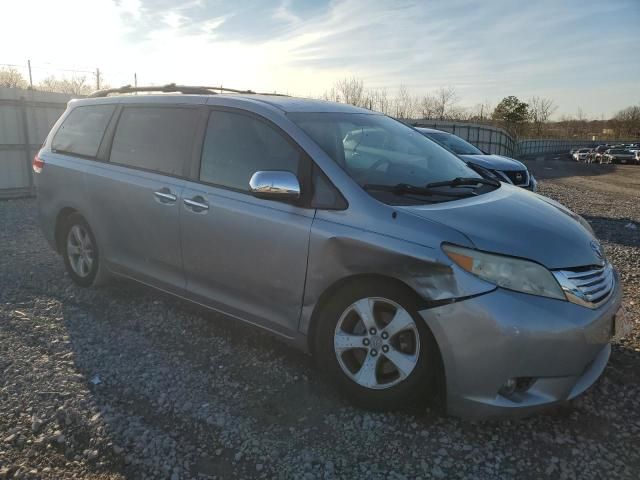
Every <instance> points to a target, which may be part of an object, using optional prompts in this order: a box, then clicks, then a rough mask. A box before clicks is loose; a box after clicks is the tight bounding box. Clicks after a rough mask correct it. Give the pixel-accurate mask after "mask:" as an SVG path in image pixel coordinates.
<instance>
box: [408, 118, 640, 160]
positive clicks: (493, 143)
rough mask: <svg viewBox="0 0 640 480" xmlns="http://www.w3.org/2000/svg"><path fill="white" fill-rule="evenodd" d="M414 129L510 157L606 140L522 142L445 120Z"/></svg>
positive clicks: (484, 127)
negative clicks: (440, 133)
mask: <svg viewBox="0 0 640 480" xmlns="http://www.w3.org/2000/svg"><path fill="white" fill-rule="evenodd" d="M411 123H412V125H414V126H416V127H427V128H435V129H437V130H444V131H446V132H451V133H453V134H455V135H457V136H459V137H462V138H464V139H465V140H467V141H468V142H470V143H472V144H474V145H475V146H477V147H478V148H480V149H481V150H484V151H485V152H487V153H495V154H498V155H505V156H510V157H524V156H531V155H544V154H546V153H567V154H568V153H569V150H570V149H572V148H575V147H596V146H598V145H601V144H602V143H605V140H580V139H544V138H535V139H522V140H519V141H516V140H515V139H514V138H513V137H512V136H511V135H509V133H507V132H506V131H505V130H503V129H501V128H498V127H493V126H491V125H478V124H475V123H464V122H451V121H447V120H418V121H413V122H411ZM638 142H640V140H615V141H614V140H607V141H606V143H616V144H620V143H627V144H628V143H638Z"/></svg>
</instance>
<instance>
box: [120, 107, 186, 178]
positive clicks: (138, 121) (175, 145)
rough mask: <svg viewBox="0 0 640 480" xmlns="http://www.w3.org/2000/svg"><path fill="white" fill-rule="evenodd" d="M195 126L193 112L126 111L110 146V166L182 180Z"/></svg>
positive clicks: (171, 109) (161, 109)
mask: <svg viewBox="0 0 640 480" xmlns="http://www.w3.org/2000/svg"><path fill="white" fill-rule="evenodd" d="M197 122H198V113H197V111H196V110H195V109H191V108H180V107H125V108H124V109H123V110H122V114H121V115H120V119H119V120H118V126H117V128H116V133H115V136H114V137H113V144H112V146H111V158H110V160H111V162H113V163H118V164H121V165H126V166H129V167H136V168H142V169H145V170H152V171H154V172H159V173H165V174H168V175H176V176H182V175H183V173H184V166H185V164H186V162H188V161H189V159H190V158H191V151H192V149H193V142H194V138H195V133H196V126H197Z"/></svg>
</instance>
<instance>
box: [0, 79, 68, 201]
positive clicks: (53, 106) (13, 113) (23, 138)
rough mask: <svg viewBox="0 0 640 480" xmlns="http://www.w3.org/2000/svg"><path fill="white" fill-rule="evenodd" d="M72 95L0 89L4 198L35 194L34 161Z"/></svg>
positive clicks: (0, 161)
mask: <svg viewBox="0 0 640 480" xmlns="http://www.w3.org/2000/svg"><path fill="white" fill-rule="evenodd" d="M70 99H71V96H70V95H64V94H60V93H50V92H38V91H34V90H22V89H18V88H0V198H6V197H15V196H24V195H30V194H33V193H34V188H33V172H32V170H31V160H32V159H33V156H34V155H35V154H36V153H37V151H38V149H39V148H40V146H41V145H42V142H43V141H44V139H45V138H46V136H47V134H48V133H49V130H50V129H51V127H52V126H53V124H54V123H55V122H56V120H57V119H58V117H60V115H61V114H62V112H64V109H65V108H66V106H67V102H68V101H69V100H70Z"/></svg>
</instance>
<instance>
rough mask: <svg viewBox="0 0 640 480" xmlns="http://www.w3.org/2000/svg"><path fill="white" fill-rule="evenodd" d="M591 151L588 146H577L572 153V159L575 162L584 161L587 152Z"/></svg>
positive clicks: (587, 154)
mask: <svg viewBox="0 0 640 480" xmlns="http://www.w3.org/2000/svg"><path fill="white" fill-rule="evenodd" d="M590 152H591V149H590V148H579V149H578V150H576V151H575V152H574V153H573V159H574V160H575V161H576V162H584V161H586V160H587V157H588V156H589V153H590Z"/></svg>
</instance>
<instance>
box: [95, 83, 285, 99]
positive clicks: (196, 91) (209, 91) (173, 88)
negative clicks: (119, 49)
mask: <svg viewBox="0 0 640 480" xmlns="http://www.w3.org/2000/svg"><path fill="white" fill-rule="evenodd" d="M136 92H158V93H183V94H192V95H215V94H217V93H222V92H230V93H244V94H252V95H277V96H286V95H283V94H281V93H264V94H260V93H258V94H256V92H254V91H253V90H237V89H235V88H226V87H196V86H191V85H176V84H175V83H169V84H167V85H159V86H147V87H132V86H131V85H124V86H122V87H118V88H107V89H105V90H97V91H95V92H93V93H92V94H91V95H89V98H97V97H107V96H109V95H111V94H112V93H136Z"/></svg>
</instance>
